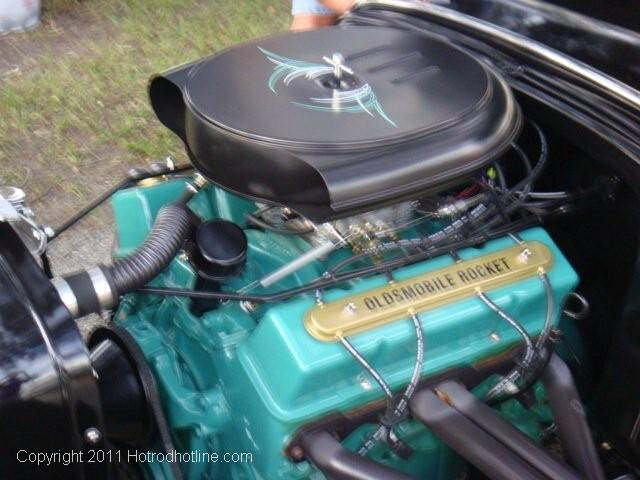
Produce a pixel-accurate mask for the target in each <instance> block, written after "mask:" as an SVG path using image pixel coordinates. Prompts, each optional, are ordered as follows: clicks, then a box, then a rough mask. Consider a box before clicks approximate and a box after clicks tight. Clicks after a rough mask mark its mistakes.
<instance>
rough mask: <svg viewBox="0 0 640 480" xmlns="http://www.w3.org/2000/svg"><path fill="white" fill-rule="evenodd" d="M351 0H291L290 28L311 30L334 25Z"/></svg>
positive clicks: (351, 2)
mask: <svg viewBox="0 0 640 480" xmlns="http://www.w3.org/2000/svg"><path fill="white" fill-rule="evenodd" d="M351 5H353V0H293V2H292V8H291V13H292V14H293V22H292V23H291V30H312V29H314V28H320V27H328V26H330V25H335V23H336V20H337V19H338V16H339V15H342V14H343V13H345V12H347V11H348V10H349V8H351Z"/></svg>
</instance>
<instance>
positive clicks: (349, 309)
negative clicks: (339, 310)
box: [343, 302, 358, 315]
mask: <svg viewBox="0 0 640 480" xmlns="http://www.w3.org/2000/svg"><path fill="white" fill-rule="evenodd" d="M357 311H358V307H356V304H355V303H353V302H349V303H347V304H346V305H345V306H344V309H343V312H344V313H345V314H347V315H354V314H355V313H356V312H357Z"/></svg>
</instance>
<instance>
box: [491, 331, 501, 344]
mask: <svg viewBox="0 0 640 480" xmlns="http://www.w3.org/2000/svg"><path fill="white" fill-rule="evenodd" d="M489 338H490V339H491V340H492V341H494V342H496V343H497V342H499V341H500V334H499V333H498V332H491V333H490V334H489Z"/></svg>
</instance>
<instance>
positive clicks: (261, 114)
mask: <svg viewBox="0 0 640 480" xmlns="http://www.w3.org/2000/svg"><path fill="white" fill-rule="evenodd" d="M362 15H363V18H358V17H357V16H354V17H352V18H351V20H349V19H347V21H345V22H344V24H343V25H341V26H339V27H331V28H325V29H322V30H318V31H312V32H304V33H288V34H282V35H277V36H274V37H270V38H267V39H261V40H256V41H252V42H248V43H246V44H243V45H240V46H237V47H232V48H230V49H227V50H225V51H223V52H220V53H218V54H215V55H213V56H211V57H207V58H205V59H202V60H200V61H196V62H194V63H191V64H188V65H185V66H182V67H178V68H176V69H173V70H171V71H169V72H165V73H162V74H159V75H156V76H154V77H153V78H152V80H151V82H150V86H149V95H150V100H151V103H152V106H153V109H154V111H155V112H156V114H157V116H158V118H159V120H160V121H161V122H162V123H163V124H164V125H165V126H166V127H168V128H169V129H171V130H172V131H173V132H174V133H176V134H177V135H178V136H179V137H180V138H181V139H182V140H183V142H184V144H185V148H186V150H187V152H188V155H189V158H190V160H191V162H192V165H191V166H184V167H180V168H176V166H175V165H171V164H167V165H164V166H161V167H156V168H155V169H151V170H149V171H142V172H137V173H136V174H135V176H134V177H133V178H129V180H128V181H127V182H126V183H125V184H123V185H122V186H120V187H119V188H117V189H115V190H114V192H112V193H113V195H110V196H109V197H110V198H111V202H112V207H113V212H114V218H115V222H116V225H117V232H116V240H117V241H116V247H115V249H114V252H113V258H114V261H113V263H112V264H111V265H96V266H94V267H91V268H87V269H86V270H82V271H80V272H76V273H74V274H71V275H64V276H54V277H53V278H52V279H51V285H52V286H53V288H54V289H55V292H56V294H57V296H58V298H59V301H60V306H61V307H62V305H64V309H66V310H65V311H66V312H68V314H69V318H72V317H73V318H80V317H83V316H85V315H87V314H90V313H99V312H105V311H108V312H109V313H108V317H109V319H108V320H109V321H108V325H107V326H103V327H99V328H97V329H96V330H95V331H94V332H93V333H92V334H91V335H90V337H89V339H88V349H89V350H88V352H89V353H88V354H89V357H90V359H91V363H92V364H93V368H94V372H95V377H96V381H97V385H98V390H99V392H100V397H101V398H102V400H101V402H102V407H101V408H102V409H103V410H104V412H105V413H104V419H103V422H104V426H103V427H101V428H100V430H101V431H102V432H103V434H104V440H103V437H100V442H106V443H105V445H107V444H108V448H110V449H113V450H122V449H126V448H134V447H135V448H145V449H149V450H153V451H155V452H160V453H163V454H167V453H168V452H171V451H174V450H175V451H176V452H181V453H182V454H188V453H189V452H201V453H202V452H209V453H211V452H245V454H247V455H251V462H245V463H243V462H237V463H234V462H229V463H223V462H221V463H218V462H209V461H206V460H203V459H202V458H200V459H199V460H198V461H194V462H166V461H155V462H145V464H144V465H143V466H139V468H140V470H141V471H142V472H143V473H142V474H141V475H142V477H140V478H167V479H169V478H193V479H197V478H225V479H227V478H228V479H234V480H241V479H252V480H253V479H263V478H268V479H310V480H311V479H321V478H336V479H338V478H339V479H383V478H384V479H394V480H407V479H409V478H433V479H442V480H445V479H456V478H498V479H505V480H506V479H513V478H522V479H525V478H527V479H528V478H531V479H539V478H540V479H541V478H554V479H579V478H588V479H594V480H603V479H605V478H613V476H612V472H614V473H616V474H618V473H620V472H622V471H627V470H626V469H629V465H630V464H629V462H628V461H627V460H626V459H627V458H629V457H627V456H626V454H622V453H620V454H619V456H618V457H616V459H615V461H609V460H607V459H606V458H605V457H606V455H605V454H604V453H603V451H602V449H603V448H604V447H602V445H604V444H606V445H608V450H607V451H609V452H610V451H611V450H612V449H613V447H611V445H609V443H607V442H608V438H609V437H607V435H606V434H604V433H603V432H606V431H607V428H600V429H592V428H591V427H590V423H591V424H593V423H597V422H596V421H594V420H593V418H592V412H593V410H596V409H597V408H599V407H601V406H602V405H603V403H602V399H599V397H598V396H599V395H600V396H602V395H603V394H602V393H598V392H599V391H600V390H598V388H596V387H594V385H595V383H596V380H595V379H596V378H598V379H600V381H601V382H603V383H604V384H605V385H607V382H609V383H608V385H609V387H608V388H609V389H610V391H615V392H617V391H618V389H619V388H620V386H619V384H618V383H616V381H614V379H615V377H616V375H615V372H614V373H612V372H611V370H610V368H611V367H610V366H609V367H608V368H609V370H608V371H607V369H606V368H605V367H603V365H605V363H606V362H605V360H604V356H605V354H604V353H603V352H604V351H607V350H608V347H609V346H608V345H607V347H606V348H605V347H604V346H603V344H604V343H609V342H612V341H613V340H612V338H613V336H612V334H611V332H610V331H609V330H608V329H607V327H606V326H603V325H602V323H601V322H598V321H595V320H594V321H590V320H589V321H587V320H585V319H587V318H594V317H595V318H600V319H601V317H600V316H601V315H603V314H604V312H606V311H607V310H609V309H613V307H612V305H613V303H615V302H617V303H616V305H619V304H621V303H622V301H621V297H622V296H623V290H624V289H623V284H624V283H625V281H626V280H627V279H628V278H630V276H631V271H630V269H631V268H632V267H631V265H632V263H633V262H631V261H629V260H626V261H620V262H618V263H617V265H619V266H616V264H615V262H611V263H609V264H608V266H607V267H603V268H604V270H603V272H604V273H603V274H600V275H601V276H600V277H599V276H598V275H599V274H598V273H596V272H598V266H597V265H596V263H599V262H602V263H603V264H604V260H611V259H619V257H622V256H625V255H627V256H629V257H630V258H632V259H633V258H635V253H632V252H631V248H627V247H624V248H621V249H620V250H619V251H618V252H615V253H613V252H608V253H607V252H605V253H602V256H601V257H599V258H598V261H597V262H594V261H592V258H593V255H594V250H597V251H598V252H604V251H605V249H603V248H602V246H603V245H606V244H607V243H608V242H612V241H614V239H615V233H614V230H613V229H611V230H609V231H605V230H607V229H606V228H603V229H602V230H603V231H595V230H593V229H594V225H597V224H598V222H599V221H600V220H601V218H603V217H602V215H610V216H611V218H612V220H611V222H613V223H612V224H614V225H616V226H617V227H618V228H619V229H620V231H625V232H632V231H634V227H635V226H637V214H635V213H634V214H633V215H631V214H628V208H627V207H628V205H629V199H630V198H635V197H633V195H632V194H631V193H630V190H629V187H628V185H626V184H625V182H624V181H623V180H621V178H620V176H619V174H618V172H614V171H612V170H611V169H606V168H602V166H598V164H597V163H596V162H593V161H592V159H591V158H589V156H588V155H587V154H585V152H584V151H582V150H581V145H580V140H579V139H575V140H574V143H573V144H572V143H569V142H567V141H566V138H565V137H564V136H563V134H562V132H561V130H559V129H558V121H557V119H555V118H554V116H553V114H551V113H549V114H548V115H546V114H545V112H547V110H545V108H548V106H545V105H544V104H543V103H542V102H539V103H537V102H536V101H534V100H532V98H531V97H528V96H527V95H525V94H523V91H524V90H523V88H521V87H520V86H518V85H517V82H514V81H513V79H512V78H511V77H509V78H507V76H506V74H505V73H504V72H509V71H511V70H509V69H508V68H506V67H504V65H500V64H499V62H496V64H491V62H489V61H488V60H487V57H486V56H483V55H480V54H477V52H474V51H473V50H472V49H470V48H467V47H468V46H465V47H463V46H461V45H460V44H458V43H455V42H452V41H449V40H447V39H446V38H445V37H443V35H442V33H437V32H436V33H433V32H424V31H421V32H416V30H415V29H413V30H412V29H409V28H407V29H399V28H397V27H398V25H395V24H392V25H386V24H384V23H383V22H380V21H379V20H376V22H378V23H382V26H380V25H377V23H374V24H369V23H370V22H371V19H367V18H366V11H365V12H364V13H363V14H362ZM405 26H406V25H405ZM392 27H393V28H392ZM496 65H499V67H500V68H498V66H496ZM514 85H516V87H518V88H514ZM560 123H562V122H560ZM0 215H2V219H3V220H4V221H5V222H7V223H8V224H9V225H13V230H15V232H17V233H16V235H18V238H20V239H22V241H23V242H24V243H25V244H26V246H27V250H28V251H29V252H30V255H31V256H32V257H33V258H34V261H37V262H40V266H41V267H46V268H48V267H47V266H46V265H44V264H43V263H42V258H43V254H44V253H45V248H44V246H43V243H46V240H45V237H47V236H48V237H49V238H51V239H53V238H55V236H56V235H57V234H58V232H53V234H51V233H49V234H47V232H44V231H43V230H42V228H40V227H39V226H38V225H37V222H36V221H35V218H34V217H33V214H32V212H30V211H29V210H28V209H27V208H26V204H25V200H24V198H23V197H22V196H21V195H20V192H17V191H16V190H15V189H13V190H8V189H4V190H0ZM66 228H68V226H65V228H64V229H66ZM61 231H62V230H59V232H61ZM589 231H592V238H591V242H592V244H589V242H590V241H589V240H586V241H585V238H586V236H588V232H589ZM11 235H13V234H11ZM630 235H631V234H630ZM633 235H634V238H636V236H637V235H636V234H635V233H634V234H633ZM34 238H35V239H36V240H37V241H34ZM610 256H611V257H612V258H610ZM618 269H619V270H620V272H619V273H618V276H617V277H614V275H615V272H616V270H618ZM604 277H610V278H612V280H611V290H610V291H609V293H603V284H604V285H606V281H604V280H603V278H604ZM594 278H598V280H593V279H594ZM16 281H18V280H16ZM592 299H593V301H592ZM603 299H604V300H603ZM614 301H615V302H614ZM6 302H9V299H7V300H6ZM592 303H593V305H592ZM7 304H8V303H7ZM2 306H3V303H2V302H0V307H2ZM615 308H616V309H618V310H620V308H619V307H615ZM1 311H2V309H0V312H1ZM581 322H582V323H581ZM584 322H587V323H586V325H587V326H586V327H585V323H584ZM603 331H604V333H603ZM599 342H600V343H599ZM125 358H126V361H123V359H125ZM607 365H609V364H607ZM572 371H574V372H576V371H577V372H580V373H579V375H577V376H575V378H574V375H573V374H572ZM585 372H586V373H585ZM16 378H17V377H16ZM612 385H613V386H612ZM125 387H126V388H125ZM105 392H110V393H111V396H110V395H109V394H105ZM114 392H116V393H115V394H114ZM600 392H601V391H600ZM604 395H605V396H606V394H604ZM107 398H108V399H107ZM581 398H586V399H587V401H585V402H584V403H583V401H582V400H581ZM617 401H618V402H619V403H618V405H622V404H625V403H626V397H625V396H624V395H621V394H620V395H619V397H618V400H617ZM622 408H623V407H621V409H622ZM595 417H596V418H597V415H595ZM615 428H619V429H620V428H621V429H622V430H623V431H625V432H626V430H625V429H626V428H627V426H625V425H618V426H617V427H615ZM615 428H614V430H615ZM83 431H84V432H85V434H86V432H87V429H86V428H84V427H83ZM592 432H595V435H594V433H592ZM623 435H626V433H625V434H623ZM152 438H154V439H155V440H153V442H152V441H151V440H150V439H152ZM594 438H595V440H594ZM602 438H606V439H607V441H601V439H602ZM623 443H624V442H623ZM627 447H628V446H627ZM616 448H618V447H616ZM633 448H634V447H633V446H632V447H631V450H633ZM621 450H623V448H621ZM616 451H617V450H616ZM550 452H552V453H550ZM558 452H560V454H558ZM616 455H618V454H617V453H616ZM603 459H605V460H607V461H605V462H603V461H602V460H603ZM623 459H624V460H623ZM603 465H604V467H603ZM634 468H635V467H634ZM631 470H633V469H631ZM620 478H622V477H620ZM625 478H626V477H625ZM628 478H632V477H628Z"/></svg>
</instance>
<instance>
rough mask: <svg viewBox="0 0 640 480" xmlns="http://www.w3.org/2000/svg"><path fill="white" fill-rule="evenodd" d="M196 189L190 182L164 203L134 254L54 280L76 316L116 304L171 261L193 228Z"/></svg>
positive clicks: (61, 295)
mask: <svg viewBox="0 0 640 480" xmlns="http://www.w3.org/2000/svg"><path fill="white" fill-rule="evenodd" d="M195 192H196V188H195V187H193V186H191V185H189V186H188V189H187V191H186V192H185V193H184V194H183V195H182V197H181V198H180V199H179V200H177V201H176V202H174V203H171V204H169V205H165V206H164V207H162V208H161V209H160V211H159V212H158V215H157V217H156V221H155V223H154V225H153V228H152V229H151V231H150V232H149V234H148V235H147V238H146V239H145V240H144V242H143V243H142V245H140V246H139V247H138V248H136V250H134V251H133V252H132V253H131V254H129V255H127V256H126V257H124V258H121V259H118V260H116V261H115V262H114V263H113V265H110V266H104V265H97V266H95V267H93V268H90V269H88V270H83V271H80V272H76V273H73V274H71V275H66V276H64V277H56V278H54V279H53V280H52V283H53V284H54V286H55V287H56V289H57V291H58V294H59V295H60V298H61V299H62V301H63V303H64V304H65V305H66V306H67V308H68V309H69V311H70V312H71V314H72V315H73V316H74V317H81V316H84V315H87V314H89V313H97V312H100V311H102V310H107V309H109V308H112V307H113V306H115V305H116V304H117V303H118V298H119V297H120V296H121V295H124V294H125V293H129V292H132V291H134V290H137V289H138V288H140V287H142V286H144V285H146V284H147V283H148V282H149V281H151V280H152V279H154V278H155V277H156V276H157V275H158V274H159V273H160V272H161V271H162V270H164V269H165V268H166V267H167V266H168V265H169V263H171V260H173V258H174V257H175V256H176V254H177V253H178V250H179V249H180V247H181V246H182V244H183V243H184V241H185V240H186V239H187V237H188V236H189V233H190V231H191V227H192V225H193V222H194V218H195V215H194V213H193V212H192V211H191V210H190V209H189V207H187V202H188V201H189V200H190V199H191V197H192V196H193V195H194V193H195Z"/></svg>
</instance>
